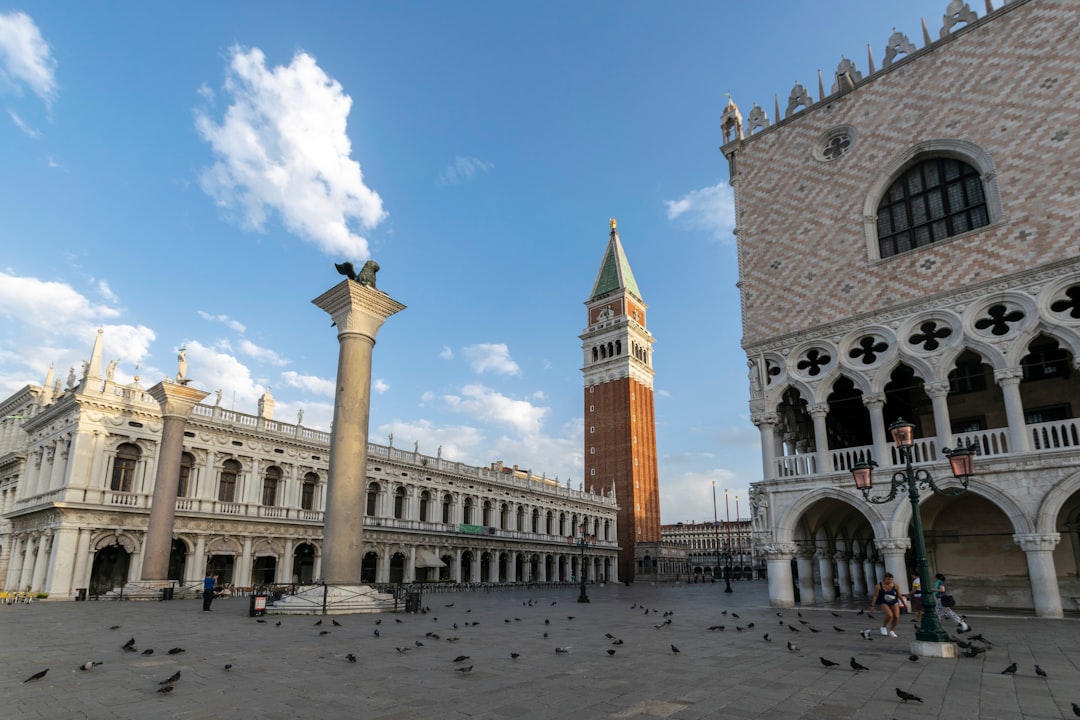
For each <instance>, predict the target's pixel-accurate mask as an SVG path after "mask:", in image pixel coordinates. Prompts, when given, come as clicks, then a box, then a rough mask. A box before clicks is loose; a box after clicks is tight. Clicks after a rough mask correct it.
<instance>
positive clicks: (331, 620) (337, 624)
mask: <svg viewBox="0 0 1080 720" xmlns="http://www.w3.org/2000/svg"><path fill="white" fill-rule="evenodd" d="M330 622H332V623H334V627H341V623H339V622H338V621H337V620H335V619H333V618H330Z"/></svg>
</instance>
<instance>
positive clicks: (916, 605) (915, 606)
mask: <svg viewBox="0 0 1080 720" xmlns="http://www.w3.org/2000/svg"><path fill="white" fill-rule="evenodd" d="M908 597H909V598H910V599H911V612H913V613H915V624H916V625H918V624H919V623H921V622H922V578H920V577H919V576H918V575H913V576H912V577H911V595H909V596H908Z"/></svg>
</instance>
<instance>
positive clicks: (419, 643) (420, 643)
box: [413, 640, 424, 647]
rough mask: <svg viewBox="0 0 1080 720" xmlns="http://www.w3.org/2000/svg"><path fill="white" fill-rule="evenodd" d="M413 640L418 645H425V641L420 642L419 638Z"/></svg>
mask: <svg viewBox="0 0 1080 720" xmlns="http://www.w3.org/2000/svg"><path fill="white" fill-rule="evenodd" d="M413 642H415V643H416V647H424V643H422V642H420V641H419V640H413Z"/></svg>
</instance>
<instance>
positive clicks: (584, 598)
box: [566, 523, 596, 603]
mask: <svg viewBox="0 0 1080 720" xmlns="http://www.w3.org/2000/svg"><path fill="white" fill-rule="evenodd" d="M578 531H579V532H580V533H581V539H579V540H578V542H577V546H578V547H580V548H581V562H580V563H579V564H578V575H580V576H581V594H580V595H578V599H577V601H578V602H579V603H587V602H589V594H588V593H587V592H585V546H586V545H592V544H594V543H595V542H596V536H595V535H589V534H588V533H587V532H585V523H582V524H581V525H578ZM566 539H567V540H568V541H569V542H570V544H574V538H573V537H568V538H566Z"/></svg>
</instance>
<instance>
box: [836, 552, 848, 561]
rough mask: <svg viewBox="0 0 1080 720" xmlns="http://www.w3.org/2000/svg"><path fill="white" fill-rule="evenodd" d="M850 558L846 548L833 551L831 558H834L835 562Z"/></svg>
mask: <svg viewBox="0 0 1080 720" xmlns="http://www.w3.org/2000/svg"><path fill="white" fill-rule="evenodd" d="M850 559H851V553H849V552H847V551H846V550H837V551H836V552H835V553H833V560H836V561H837V562H847V561H848V560H850Z"/></svg>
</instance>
